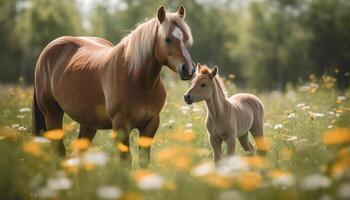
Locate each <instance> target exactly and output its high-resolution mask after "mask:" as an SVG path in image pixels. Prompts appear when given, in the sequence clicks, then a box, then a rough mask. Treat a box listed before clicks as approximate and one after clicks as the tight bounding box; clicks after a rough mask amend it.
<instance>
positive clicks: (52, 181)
mask: <svg viewBox="0 0 350 200" xmlns="http://www.w3.org/2000/svg"><path fill="white" fill-rule="evenodd" d="M71 186H72V182H71V181H70V180H69V179H68V178H66V177H59V178H49V180H48V182H47V187H48V188H50V189H53V190H67V189H69V188H71Z"/></svg>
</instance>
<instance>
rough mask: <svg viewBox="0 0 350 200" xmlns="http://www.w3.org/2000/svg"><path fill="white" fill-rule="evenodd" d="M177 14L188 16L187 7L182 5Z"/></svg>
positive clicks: (183, 16)
mask: <svg viewBox="0 0 350 200" xmlns="http://www.w3.org/2000/svg"><path fill="white" fill-rule="evenodd" d="M177 14H178V15H179V16H180V17H181V18H182V19H184V18H185V16H186V9H185V7H184V6H183V5H181V6H180V8H179V9H178V10H177Z"/></svg>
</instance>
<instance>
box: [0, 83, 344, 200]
mask: <svg viewBox="0 0 350 200" xmlns="http://www.w3.org/2000/svg"><path fill="white" fill-rule="evenodd" d="M334 81H335V80H333V79H331V78H329V79H327V78H323V79H321V80H312V82H310V83H306V84H305V85H302V86H299V87H295V88H294V87H290V89H287V90H286V91H285V92H265V93H256V95H257V96H258V97H259V98H261V100H262V101H263V103H264V105H265V110H266V115H265V118H266V119H265V124H264V130H265V136H266V141H267V144H268V145H267V150H268V153H267V156H266V158H265V157H259V156H247V155H245V153H244V152H243V150H242V148H241V147H240V145H237V147H238V148H237V150H236V155H237V156H236V157H234V158H229V159H227V160H225V161H223V162H222V163H221V164H220V165H219V166H217V167H215V166H214V164H213V163H212V150H211V148H210V145H209V143H208V139H207V132H206V129H205V126H204V121H205V116H206V110H205V106H204V104H203V103H196V104H194V105H191V106H187V105H186V104H185V103H184V102H183V94H184V92H185V91H186V89H187V87H188V83H186V82H181V81H178V80H177V79H176V78H174V77H166V78H165V83H166V87H167V93H168V96H167V101H166V105H165V107H164V108H163V110H162V112H161V124H160V127H159V130H158V132H157V134H156V137H155V139H154V141H153V142H152V162H151V165H150V167H149V169H140V168H139V167H138V166H137V165H134V166H133V169H131V170H130V169H125V168H123V167H121V166H120V165H119V158H118V153H117V152H118V151H117V148H118V141H115V138H116V134H118V133H115V132H113V131H99V132H98V133H97V135H96V137H95V139H94V141H93V143H92V144H91V145H90V146H89V148H88V149H87V150H85V151H84V152H82V153H80V154H78V155H76V157H71V156H69V155H70V153H71V152H72V150H74V149H75V148H76V149H85V148H87V145H86V143H85V141H78V142H76V141H75V138H76V137H77V129H78V124H76V123H75V122H73V121H72V120H71V119H69V118H68V117H65V120H64V129H63V131H64V134H65V137H64V142H65V145H66V148H67V149H68V155H67V157H66V158H64V159H62V158H60V157H59V156H58V155H57V151H56V148H55V147H56V142H55V140H51V139H53V138H52V137H50V136H49V135H48V134H46V136H47V137H48V138H45V137H33V136H32V135H31V133H30V129H31V99H32V88H31V87H25V86H23V85H21V84H19V85H16V86H13V85H12V86H0V127H1V129H0V156H1V159H0V199H84V200H85V199H191V200H195V199H201V200H203V199H223V200H225V199H322V200H326V199H327V200H328V199H350V175H349V166H350V149H349V141H350V136H349V135H350V131H349V128H350V100H349V98H350V91H349V90H345V91H338V90H336V89H334V87H333V86H334ZM226 85H227V87H228V91H229V95H232V94H234V93H238V92H242V91H244V92H247V90H241V89H239V88H237V87H235V85H234V84H233V83H232V82H231V81H229V80H228V81H226ZM248 92H249V90H248ZM59 133H60V132H59V131H56V132H51V134H52V135H53V136H54V137H56V136H58V137H59ZM131 134H132V138H131V139H132V141H133V143H132V146H131V148H130V151H131V152H132V154H133V155H134V156H133V157H134V158H133V160H134V163H136V161H137V159H138V156H137V152H138V148H137V145H136V143H140V144H141V145H150V143H149V141H147V140H142V139H140V140H138V135H137V131H133V132H132V133H131ZM72 144H74V145H72ZM119 148H121V147H120V146H119ZM140 159H142V158H140Z"/></svg>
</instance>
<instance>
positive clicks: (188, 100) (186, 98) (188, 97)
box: [184, 93, 193, 105]
mask: <svg viewBox="0 0 350 200" xmlns="http://www.w3.org/2000/svg"><path fill="white" fill-rule="evenodd" d="M184 100H185V102H186V103H187V104H188V105H191V104H192V103H193V101H192V95H191V93H188V94H186V95H185V96H184Z"/></svg>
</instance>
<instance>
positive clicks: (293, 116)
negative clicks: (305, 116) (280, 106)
mask: <svg viewBox="0 0 350 200" xmlns="http://www.w3.org/2000/svg"><path fill="white" fill-rule="evenodd" d="M296 117H297V116H296V115H295V113H289V114H288V119H293V118H296Z"/></svg>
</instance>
